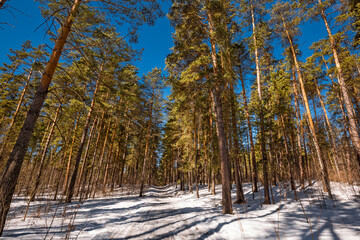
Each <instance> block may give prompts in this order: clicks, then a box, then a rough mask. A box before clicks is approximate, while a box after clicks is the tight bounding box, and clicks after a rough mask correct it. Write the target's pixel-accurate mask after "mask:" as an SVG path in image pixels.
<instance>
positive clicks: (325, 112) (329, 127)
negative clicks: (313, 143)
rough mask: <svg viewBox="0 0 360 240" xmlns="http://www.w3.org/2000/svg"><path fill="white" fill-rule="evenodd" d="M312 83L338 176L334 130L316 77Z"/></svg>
mask: <svg viewBox="0 0 360 240" xmlns="http://www.w3.org/2000/svg"><path fill="white" fill-rule="evenodd" d="M314 83H315V88H316V92H317V94H318V97H319V99H320V105H321V108H322V109H323V111H324V116H325V122H326V125H327V127H328V133H329V139H330V143H331V145H332V146H331V152H332V156H333V159H334V163H335V168H336V173H337V175H338V177H339V178H340V170H339V164H338V162H339V160H338V157H337V153H336V150H335V149H336V142H335V136H334V132H333V130H332V126H331V124H330V120H329V117H328V115H327V111H326V108H325V104H324V101H323V100H322V96H321V92H320V89H319V86H318V83H317V80H316V79H314ZM339 180H340V179H339Z"/></svg>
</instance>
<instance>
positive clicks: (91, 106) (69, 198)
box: [65, 66, 102, 203]
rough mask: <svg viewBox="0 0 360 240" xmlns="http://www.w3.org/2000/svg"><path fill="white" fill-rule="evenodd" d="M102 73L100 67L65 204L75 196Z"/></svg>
mask: <svg viewBox="0 0 360 240" xmlns="http://www.w3.org/2000/svg"><path fill="white" fill-rule="evenodd" d="M101 72H102V66H101V67H100V76H99V78H98V80H97V82H96V86H95V91H94V95H93V99H92V101H91V105H90V110H89V112H88V114H87V116H86V122H85V125H84V130H83V134H82V136H81V140H80V145H79V149H78V152H77V154H76V158H75V166H74V171H73V173H72V176H71V179H70V183H69V186H68V188H67V191H66V198H65V203H70V202H71V200H72V197H73V194H74V188H75V182H76V176H77V172H78V169H79V164H80V160H81V155H82V152H83V150H84V145H85V141H86V136H87V133H88V130H89V126H90V121H91V116H92V113H93V111H94V106H95V100H96V94H97V92H98V90H99V86H100V81H101V80H100V79H101Z"/></svg>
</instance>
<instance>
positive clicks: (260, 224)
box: [0, 183, 360, 240]
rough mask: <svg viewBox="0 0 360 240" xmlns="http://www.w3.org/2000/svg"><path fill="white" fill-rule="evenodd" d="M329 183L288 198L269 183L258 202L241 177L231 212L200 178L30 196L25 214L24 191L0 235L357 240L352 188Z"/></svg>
mask: <svg viewBox="0 0 360 240" xmlns="http://www.w3.org/2000/svg"><path fill="white" fill-rule="evenodd" d="M282 187H284V185H283V186H282ZM332 188H333V193H334V195H335V196H336V200H333V201H332V200H329V199H328V198H327V196H326V194H322V191H321V190H320V186H319V184H314V185H313V186H312V187H308V188H307V189H306V190H305V191H298V195H299V196H300V197H301V201H295V200H294V199H293V193H292V192H290V191H289V190H288V191H285V190H284V189H283V188H282V190H281V193H280V188H279V187H274V188H273V192H274V198H275V202H276V203H275V204H271V205H263V206H260V200H259V196H258V194H257V193H256V194H255V199H253V197H252V192H251V185H250V184H249V183H246V184H244V192H245V197H246V200H247V203H245V204H240V205H239V204H234V205H233V207H234V214H233V215H223V214H222V213H221V210H222V208H221V186H217V187H216V192H217V194H216V195H211V194H210V193H209V192H208V189H207V187H206V186H200V198H196V194H195V191H194V192H193V193H188V192H183V191H180V190H179V189H175V187H173V186H166V187H150V188H149V189H147V192H146V194H145V197H143V198H139V197H138V196H137V193H136V191H134V189H124V188H122V189H117V190H115V191H114V192H113V193H112V194H111V195H108V196H104V197H100V198H96V199H89V200H87V201H85V202H82V203H81V202H77V201H74V202H73V203H71V204H58V202H56V201H51V200H49V199H46V198H44V199H38V200H37V201H36V202H33V203H32V204H31V206H30V209H29V213H28V217H27V218H26V220H25V221H23V215H24V210H25V207H26V199H24V198H21V197H18V198H16V199H15V201H14V203H13V204H12V208H11V211H10V214H9V218H8V221H7V225H6V227H5V230H4V233H3V237H2V238H0V239H84V240H89V239H176V240H177V239H291V240H292V239H294V240H295V239H345V240H356V239H359V240H360V208H359V204H360V201H359V200H360V199H359V191H360V188H359V187H353V186H349V185H346V184H340V183H332ZM234 189H235V187H234ZM234 189H233V190H232V191H233V192H232V193H233V198H234V200H235V190H234Z"/></svg>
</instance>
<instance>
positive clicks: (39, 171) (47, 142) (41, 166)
mask: <svg viewBox="0 0 360 240" xmlns="http://www.w3.org/2000/svg"><path fill="white" fill-rule="evenodd" d="M60 109H61V104H60V105H59V107H58V109H57V110H56V113H55V118H54V120H53V122H52V125H51V128H50V132H49V135H48V138H47V140H46V143H45V146H44V149H43V151H42V156H41V160H40V166H39V170H38V174H37V177H36V181H35V184H34V187H33V190H32V191H31V194H30V198H29V201H28V204H27V206H26V210H25V214H24V221H25V219H26V214H27V212H28V209H29V206H30V203H31V202H32V201H34V199H35V196H36V193H37V190H38V188H39V186H40V179H41V176H42V173H43V168H44V165H45V158H46V153H47V150H48V149H49V146H50V141H51V137H52V135H53V133H54V129H55V125H56V122H57V120H58V117H59V112H60Z"/></svg>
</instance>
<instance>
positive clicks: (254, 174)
mask: <svg viewBox="0 0 360 240" xmlns="http://www.w3.org/2000/svg"><path fill="white" fill-rule="evenodd" d="M240 81H241V86H242V95H243V98H244V108H245V117H246V122H247V127H248V134H249V140H250V152H251V155H250V157H251V159H249V161H250V162H251V164H252V166H251V165H250V167H251V169H252V174H251V178H252V182H253V186H252V190H253V192H257V191H258V187H257V182H258V173H257V165H256V156H255V146H254V138H253V134H252V126H251V121H250V114H249V110H248V105H247V97H246V91H245V84H244V79H243V75H242V71H241V68H240Z"/></svg>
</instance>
